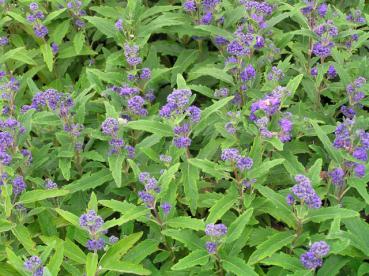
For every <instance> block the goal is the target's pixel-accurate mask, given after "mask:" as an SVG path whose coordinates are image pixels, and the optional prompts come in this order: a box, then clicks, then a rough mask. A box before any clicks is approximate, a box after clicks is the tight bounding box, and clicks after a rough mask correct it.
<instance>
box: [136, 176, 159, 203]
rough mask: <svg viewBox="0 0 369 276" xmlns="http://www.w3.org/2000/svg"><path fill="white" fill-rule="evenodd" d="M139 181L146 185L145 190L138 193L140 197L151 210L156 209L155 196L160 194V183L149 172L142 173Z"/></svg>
mask: <svg viewBox="0 0 369 276" xmlns="http://www.w3.org/2000/svg"><path fill="white" fill-rule="evenodd" d="M138 180H139V181H140V182H141V183H142V184H144V185H145V190H143V191H140V192H138V196H139V197H140V199H141V200H142V201H143V202H144V203H145V205H146V207H147V208H149V209H154V208H155V200H156V199H155V195H156V194H157V193H159V192H160V188H159V186H158V181H157V180H156V178H155V177H152V176H151V175H150V173H148V172H142V173H140V175H139V177H138Z"/></svg>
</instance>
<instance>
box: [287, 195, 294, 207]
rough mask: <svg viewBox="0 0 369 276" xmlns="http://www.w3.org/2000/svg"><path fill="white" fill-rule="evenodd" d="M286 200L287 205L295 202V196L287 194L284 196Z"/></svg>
mask: <svg viewBox="0 0 369 276" xmlns="http://www.w3.org/2000/svg"><path fill="white" fill-rule="evenodd" d="M286 202H287V204H288V205H293V204H294V203H295V198H294V197H293V195H291V194H288V195H287V197H286Z"/></svg>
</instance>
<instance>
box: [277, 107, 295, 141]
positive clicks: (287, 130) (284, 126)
mask: <svg viewBox="0 0 369 276" xmlns="http://www.w3.org/2000/svg"><path fill="white" fill-rule="evenodd" d="M291 116H292V114H291V113H289V112H286V113H284V117H283V118H282V119H280V120H279V122H278V124H279V126H280V128H281V131H280V132H279V133H278V137H279V140H280V141H281V142H282V143H286V142H288V141H290V140H291V139H292V136H291V131H292V127H293V123H292V120H291Z"/></svg>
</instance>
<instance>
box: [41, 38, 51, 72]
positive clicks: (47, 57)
mask: <svg viewBox="0 0 369 276" xmlns="http://www.w3.org/2000/svg"><path fill="white" fill-rule="evenodd" d="M40 50H41V53H42V55H43V57H44V61H45V63H46V65H47V68H48V69H49V71H50V72H52V71H53V64H54V55H53V51H52V50H51V47H50V45H49V44H48V43H44V44H42V45H41V46H40Z"/></svg>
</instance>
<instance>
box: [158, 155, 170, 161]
mask: <svg viewBox="0 0 369 276" xmlns="http://www.w3.org/2000/svg"><path fill="white" fill-rule="evenodd" d="M159 159H160V161H161V162H164V163H171V162H172V156H169V155H164V154H160V156H159Z"/></svg>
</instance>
